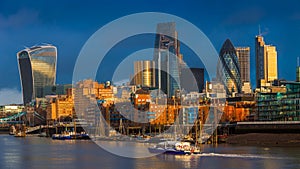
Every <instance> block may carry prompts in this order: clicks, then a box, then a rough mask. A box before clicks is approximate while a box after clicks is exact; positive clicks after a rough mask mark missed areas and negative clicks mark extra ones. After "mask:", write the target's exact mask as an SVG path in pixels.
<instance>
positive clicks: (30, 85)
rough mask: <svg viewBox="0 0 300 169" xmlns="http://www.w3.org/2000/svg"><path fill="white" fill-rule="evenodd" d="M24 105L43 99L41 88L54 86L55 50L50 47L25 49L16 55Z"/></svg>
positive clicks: (42, 46) (53, 47)
mask: <svg viewBox="0 0 300 169" xmlns="http://www.w3.org/2000/svg"><path fill="white" fill-rule="evenodd" d="M17 58H18V62H19V72H20V80H21V84H22V90H23V102H24V105H26V104H27V103H29V102H31V101H32V100H34V99H35V98H42V97H44V93H43V88H44V87H45V86H51V85H55V80H56V61H57V49H56V47H55V46H52V45H41V46H33V47H31V48H26V49H24V50H21V51H20V52H18V53H17Z"/></svg>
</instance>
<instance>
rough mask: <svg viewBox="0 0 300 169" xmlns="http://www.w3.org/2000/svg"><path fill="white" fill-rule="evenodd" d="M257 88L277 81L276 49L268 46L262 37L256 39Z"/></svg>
mask: <svg viewBox="0 0 300 169" xmlns="http://www.w3.org/2000/svg"><path fill="white" fill-rule="evenodd" d="M255 59H256V86H257V87H261V85H262V82H264V83H269V82H272V81H274V80H275V79H277V51H276V47H275V46H272V45H266V44H265V42H264V40H263V37H262V36H261V35H258V36H256V38H255Z"/></svg>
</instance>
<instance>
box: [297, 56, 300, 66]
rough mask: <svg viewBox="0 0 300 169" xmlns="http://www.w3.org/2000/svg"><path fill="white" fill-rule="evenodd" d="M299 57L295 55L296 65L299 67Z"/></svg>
mask: <svg viewBox="0 0 300 169" xmlns="http://www.w3.org/2000/svg"><path fill="white" fill-rule="evenodd" d="M299 65H300V64H299V57H297V67H299Z"/></svg>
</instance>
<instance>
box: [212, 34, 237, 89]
mask: <svg viewBox="0 0 300 169" xmlns="http://www.w3.org/2000/svg"><path fill="white" fill-rule="evenodd" d="M217 80H218V81H219V82H221V83H222V84H223V85H224V86H225V90H226V94H227V95H232V94H233V93H241V89H242V82H241V74H240V66H239V62H238V58H237V56H236V51H235V48H234V46H233V44H232V43H231V41H230V40H229V39H227V40H226V41H225V42H224V44H223V46H222V48H221V51H220V56H219V62H218V67H217Z"/></svg>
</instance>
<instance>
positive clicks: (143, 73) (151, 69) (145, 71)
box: [133, 60, 155, 87]
mask: <svg viewBox="0 0 300 169" xmlns="http://www.w3.org/2000/svg"><path fill="white" fill-rule="evenodd" d="M133 81H134V85H141V86H143V87H155V62H154V61H150V60H143V61H135V62H134V78H133Z"/></svg>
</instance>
